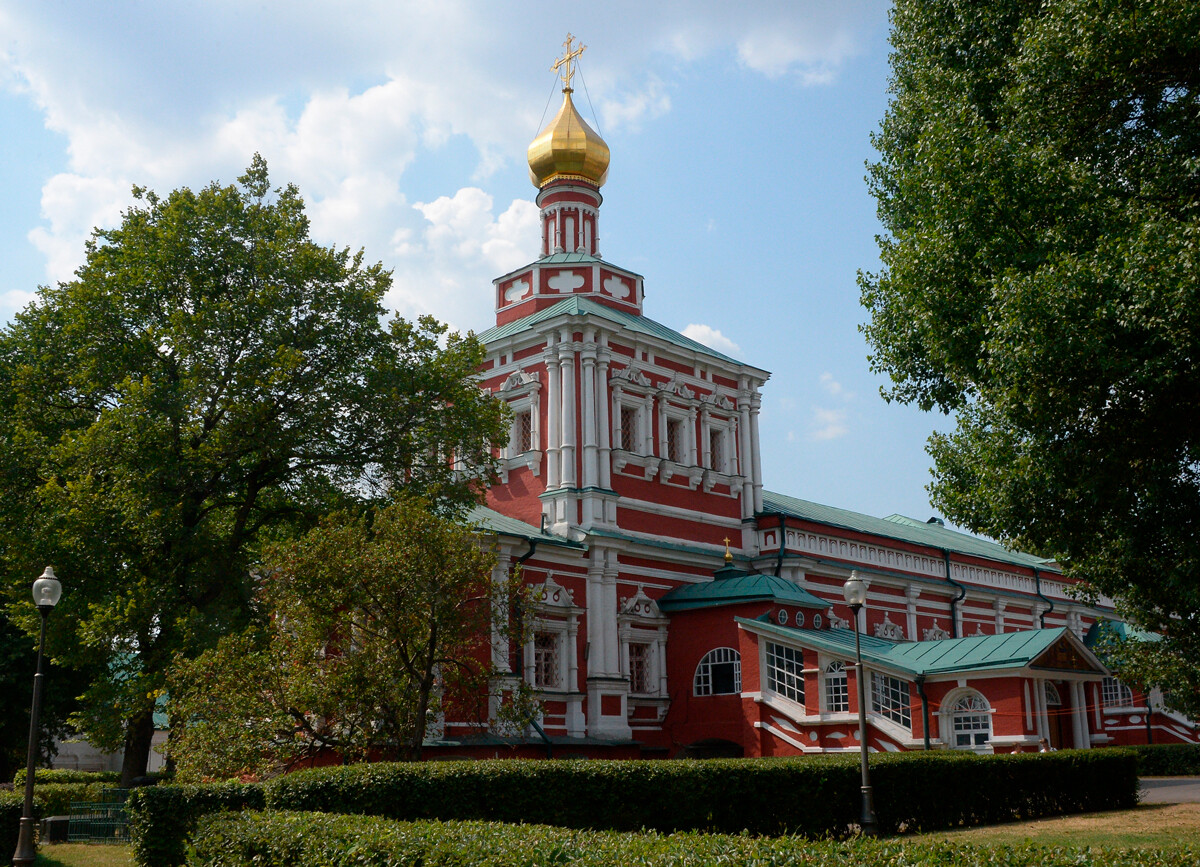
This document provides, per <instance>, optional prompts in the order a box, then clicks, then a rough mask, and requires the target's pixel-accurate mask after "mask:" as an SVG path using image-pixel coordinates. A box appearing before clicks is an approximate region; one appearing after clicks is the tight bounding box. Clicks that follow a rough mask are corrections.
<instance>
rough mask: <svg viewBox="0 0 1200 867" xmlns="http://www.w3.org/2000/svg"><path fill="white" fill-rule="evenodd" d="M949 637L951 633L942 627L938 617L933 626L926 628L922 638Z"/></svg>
mask: <svg viewBox="0 0 1200 867" xmlns="http://www.w3.org/2000/svg"><path fill="white" fill-rule="evenodd" d="M949 637H950V633H949V632H947V631H946V630H944V629H942V627H941V626H940V625H939V624H938V622H937V618H936V617H935V618H934V620H933V626H932V627H930V628H929V629H926V630H925V631H924V632H923V633H922V638H924V640H925V641H941V640H942V639H944V638H949Z"/></svg>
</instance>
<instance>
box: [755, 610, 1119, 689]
mask: <svg viewBox="0 0 1200 867" xmlns="http://www.w3.org/2000/svg"><path fill="white" fill-rule="evenodd" d="M737 621H738V623H741V624H744V625H746V626H749V627H751V630H752V631H754V632H758V633H767V634H772V635H778V636H780V637H782V638H788V639H791V640H793V641H796V642H797V643H799V644H802V645H804V646H807V647H814V648H816V649H818V650H824V651H827V652H829V653H833V654H840V655H841V656H843V657H844V658H847V659H853V658H854V631H853V630H851V629H820V630H818V629H797V628H795V627H789V626H779V625H778V624H775V623H771V622H768V621H765V620H746V619H745V618H742V617H739V618H737ZM1064 638H1065V639H1066V640H1067V641H1068V642H1069V643H1071V644H1072V646H1073V647H1074V648H1075V650H1076V651H1078V652H1080V655H1081V656H1083V657H1084V658H1085V659H1087V661H1088V662H1089V663H1091V664H1093V665H1094V666H1096V671H1097V672H1098V673H1101V672H1102V671H1103V667H1102V665H1101V663H1100V661H1099V660H1097V659H1096V658H1095V656H1093V655H1092V654H1091V652H1090V651H1088V650H1087V649H1086V648H1084V647H1083V645H1082V644H1081V643H1080V642H1079V641H1078V640H1077V639H1075V637H1074V636H1073V635H1072V634H1071V633H1070V631H1069V630H1068V629H1066V628H1065V627H1059V628H1057V629H1025V630H1021V631H1019V632H1002V633H1000V634H999V635H971V636H968V637H966V638H943V639H940V640H938V641H889V640H887V639H886V638H878V637H876V636H874V635H860V640H861V642H862V655H863V660H864V661H865V662H867V663H870V664H873V665H875V666H879V667H882V668H890V669H893V670H898V671H901V672H904V673H906V674H910V675H913V676H916V675H937V674H953V673H954V672H959V671H963V672H966V671H996V670H1006V669H1019V668H1025V667H1027V666H1030V665H1033V664H1034V663H1035V662H1036V661H1037V659H1038V657H1039V656H1041V655H1042V654H1043V653H1045V652H1046V651H1047V650H1049V649H1050V648H1051V647H1052V646H1053V645H1054V644H1055V643H1057V642H1058V641H1060V640H1062V639H1064Z"/></svg>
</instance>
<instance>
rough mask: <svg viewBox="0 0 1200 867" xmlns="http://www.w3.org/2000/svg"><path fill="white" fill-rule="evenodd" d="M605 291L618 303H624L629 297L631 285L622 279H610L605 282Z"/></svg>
mask: <svg viewBox="0 0 1200 867" xmlns="http://www.w3.org/2000/svg"><path fill="white" fill-rule="evenodd" d="M604 291H605V292H607V293H608V294H609V295H611V296H612V297H613V298H616V299H617V300H618V301H624V300H625V299H626V298H628V297H629V285H628V284H627V283H626V282H625V281H624V280H622V279H621V278H620V277H609V278H608V279H607V280H605V281H604Z"/></svg>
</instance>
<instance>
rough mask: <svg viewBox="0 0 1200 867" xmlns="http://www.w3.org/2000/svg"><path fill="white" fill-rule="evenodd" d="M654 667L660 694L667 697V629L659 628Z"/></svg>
mask: <svg viewBox="0 0 1200 867" xmlns="http://www.w3.org/2000/svg"><path fill="white" fill-rule="evenodd" d="M654 667H655V670H656V673H657V674H658V694H659V695H667V627H665V626H660V627H658V641H657V642H656V643H655V645H654Z"/></svg>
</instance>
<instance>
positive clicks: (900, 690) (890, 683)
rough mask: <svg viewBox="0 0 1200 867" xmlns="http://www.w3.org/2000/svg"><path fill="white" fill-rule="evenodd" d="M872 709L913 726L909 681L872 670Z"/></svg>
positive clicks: (892, 719)
mask: <svg viewBox="0 0 1200 867" xmlns="http://www.w3.org/2000/svg"><path fill="white" fill-rule="evenodd" d="M871 710H873V711H874V712H875V713H877V714H879V715H880V716H883V717H887V718H888V719H890V720H891V721H892V722H894V723H899V724H900V725H902V726H904V727H905V728H909V729H911V728H912V709H911V707H910V702H909V696H908V681H905V680H901V679H900V678H898V677H892V676H891V675H888V674H880V673H879V672H877V671H873V672H871Z"/></svg>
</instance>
